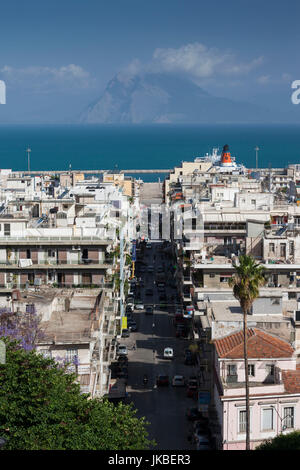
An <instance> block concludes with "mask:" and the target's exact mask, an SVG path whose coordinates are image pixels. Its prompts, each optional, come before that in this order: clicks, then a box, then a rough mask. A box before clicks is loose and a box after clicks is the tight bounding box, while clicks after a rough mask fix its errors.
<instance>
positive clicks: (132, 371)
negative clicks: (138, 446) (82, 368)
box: [122, 242, 197, 450]
mask: <svg viewBox="0 0 300 470" xmlns="http://www.w3.org/2000/svg"><path fill="white" fill-rule="evenodd" d="M158 246H159V243H155V242H154V243H152V248H151V249H146V250H145V255H144V259H143V260H144V262H146V265H145V267H146V269H145V271H146V272H142V273H141V274H138V276H139V277H141V278H142V279H143V281H144V286H143V287H142V288H141V301H142V303H143V304H144V306H146V305H147V304H148V305H149V304H150V305H154V304H155V305H156V308H155V309H154V313H153V314H146V313H145V310H141V311H139V310H136V311H135V312H134V314H133V316H134V318H135V320H136V321H137V327H138V331H137V332H132V333H131V334H130V337H129V338H126V339H122V344H126V345H127V346H128V348H129V353H128V359H129V365H128V376H129V377H128V386H127V391H128V394H129V397H128V399H129V401H132V402H133V403H134V405H135V407H136V408H137V410H138V416H145V417H146V419H147V421H149V422H150V423H151V425H150V426H149V433H150V438H153V439H155V441H156V442H157V447H156V449H158V450H170V449H171V450H173V449H174V450H176V449H177V450H179V449H181V450H183V449H185V450H189V449H194V448H195V447H194V446H193V444H191V443H190V442H189V440H188V438H187V437H188V434H189V429H190V428H191V426H192V424H191V423H190V422H189V421H188V420H187V418H186V416H185V414H186V410H187V408H189V407H195V406H197V403H196V401H195V399H193V398H188V397H187V395H186V393H187V389H186V387H173V386H172V378H173V377H174V375H183V376H184V377H185V378H186V379H188V378H189V377H190V376H193V375H196V369H195V367H194V366H190V365H185V364H184V349H186V348H187V347H188V345H189V343H190V341H188V340H187V339H182V338H176V337H175V327H174V325H173V318H174V314H173V313H170V312H168V311H167V310H164V311H163V310H160V309H159V303H160V301H159V293H158V290H157V287H156V285H155V273H156V272H157V268H158V267H159V266H161V265H164V269H165V274H166V277H167V272H168V270H169V269H170V263H171V261H170V260H169V259H164V258H163V255H161V253H160V252H158ZM162 258H163V259H162ZM148 266H153V267H154V270H153V272H147V267H148ZM149 288H152V289H153V296H149V295H146V289H149ZM174 293H176V290H175V289H174V287H173V288H172V287H170V286H169V285H167V284H166V297H167V303H171V300H170V299H171V296H172V295H174ZM133 345H135V346H136V349H131V348H132V346H133ZM166 347H171V348H173V351H174V358H173V359H164V358H163V352H164V348H166ZM144 374H147V376H148V384H147V385H146V386H144V385H143V376H144ZM159 374H164V375H168V376H169V380H170V384H169V386H160V387H157V386H156V377H157V375H159Z"/></svg>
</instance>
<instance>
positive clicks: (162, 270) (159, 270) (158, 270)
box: [156, 266, 165, 273]
mask: <svg viewBox="0 0 300 470" xmlns="http://www.w3.org/2000/svg"><path fill="white" fill-rule="evenodd" d="M156 272H157V273H164V272H165V270H164V268H163V267H162V266H158V267H157V269H156Z"/></svg>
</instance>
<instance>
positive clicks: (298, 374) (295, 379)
mask: <svg viewBox="0 0 300 470" xmlns="http://www.w3.org/2000/svg"><path fill="white" fill-rule="evenodd" d="M282 381H283V383H284V389H285V391H286V392H288V393H300V370H299V368H297V369H296V370H283V371H282Z"/></svg>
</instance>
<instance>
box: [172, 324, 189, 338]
mask: <svg viewBox="0 0 300 470" xmlns="http://www.w3.org/2000/svg"><path fill="white" fill-rule="evenodd" d="M175 334H176V338H180V337H186V336H187V331H186V327H185V326H184V325H177V326H176V333H175Z"/></svg>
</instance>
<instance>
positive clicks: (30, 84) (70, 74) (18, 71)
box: [0, 64, 95, 93]
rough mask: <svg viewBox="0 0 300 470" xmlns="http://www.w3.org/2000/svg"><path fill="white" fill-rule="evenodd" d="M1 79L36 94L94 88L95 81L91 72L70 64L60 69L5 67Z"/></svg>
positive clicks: (0, 71) (2, 69) (0, 75)
mask: <svg viewBox="0 0 300 470" xmlns="http://www.w3.org/2000/svg"><path fill="white" fill-rule="evenodd" d="M0 78H3V80H5V82H6V83H7V84H8V85H9V86H21V87H22V88H24V89H26V90H29V89H32V90H33V91H36V92H44V93H45V92H50V91H53V90H56V91H65V90H66V89H68V90H76V89H83V88H89V87H91V86H93V84H94V82H95V81H94V79H92V78H91V77H90V74H89V72H87V71H86V70H84V69H83V68H82V67H80V66H79V65H75V64H69V65H64V66H61V67H59V68H55V67H45V66H28V67H24V68H15V67H11V66H9V65H4V66H3V67H2V68H1V69H0Z"/></svg>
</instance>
